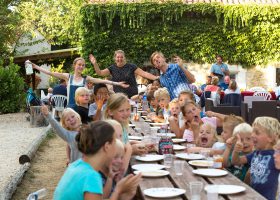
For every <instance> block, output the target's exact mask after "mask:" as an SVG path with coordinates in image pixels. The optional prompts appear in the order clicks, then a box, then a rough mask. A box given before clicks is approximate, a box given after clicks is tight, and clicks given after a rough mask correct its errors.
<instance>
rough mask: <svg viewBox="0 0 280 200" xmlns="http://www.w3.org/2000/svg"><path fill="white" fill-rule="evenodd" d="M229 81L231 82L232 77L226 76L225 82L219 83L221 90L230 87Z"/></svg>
mask: <svg viewBox="0 0 280 200" xmlns="http://www.w3.org/2000/svg"><path fill="white" fill-rule="evenodd" d="M229 82H230V77H229V76H225V78H224V82H223V83H221V84H219V87H220V88H221V90H223V91H225V90H226V89H228V86H229Z"/></svg>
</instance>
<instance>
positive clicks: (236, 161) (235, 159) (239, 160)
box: [232, 134, 247, 165]
mask: <svg viewBox="0 0 280 200" xmlns="http://www.w3.org/2000/svg"><path fill="white" fill-rule="evenodd" d="M236 138H237V141H236V144H235V146H234V149H233V152H232V164H233V165H243V164H246V163H247V158H246V156H240V155H239V152H241V151H242V150H243V144H242V142H241V138H240V135H239V134H237V135H236Z"/></svg>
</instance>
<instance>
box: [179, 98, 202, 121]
mask: <svg viewBox="0 0 280 200" xmlns="http://www.w3.org/2000/svg"><path fill="white" fill-rule="evenodd" d="M189 105H193V106H195V107H197V108H198V105H197V104H196V103H195V102H194V101H192V100H187V101H185V104H184V105H183V106H182V107H181V112H182V114H183V116H184V117H185V116H186V107H188V106H189Z"/></svg>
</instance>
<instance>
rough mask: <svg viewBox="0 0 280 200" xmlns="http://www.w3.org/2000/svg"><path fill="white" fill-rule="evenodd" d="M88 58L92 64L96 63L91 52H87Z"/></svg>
mask: <svg viewBox="0 0 280 200" xmlns="http://www.w3.org/2000/svg"><path fill="white" fill-rule="evenodd" d="M89 60H90V62H91V63H92V64H93V65H94V64H96V59H95V57H94V56H93V55H92V54H89Z"/></svg>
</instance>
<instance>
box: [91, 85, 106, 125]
mask: <svg viewBox="0 0 280 200" xmlns="http://www.w3.org/2000/svg"><path fill="white" fill-rule="evenodd" d="M93 94H94V100H95V102H94V103H92V104H90V106H89V112H88V116H89V117H90V118H92V120H93V121H96V120H100V119H101V117H102V111H103V110H104V109H105V107H106V102H107V99H108V97H109V90H108V88H107V86H106V85H105V84H103V83H98V84H96V85H95V86H94V88H93Z"/></svg>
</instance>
